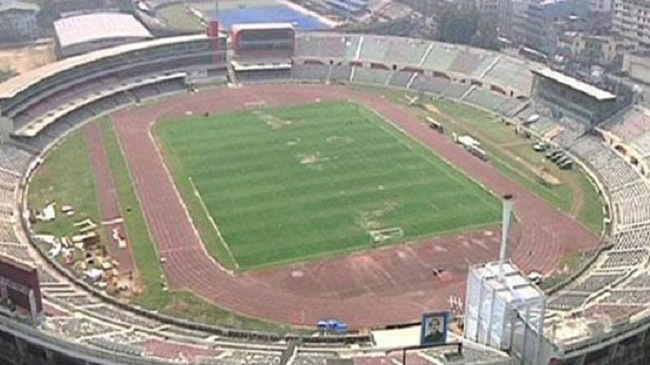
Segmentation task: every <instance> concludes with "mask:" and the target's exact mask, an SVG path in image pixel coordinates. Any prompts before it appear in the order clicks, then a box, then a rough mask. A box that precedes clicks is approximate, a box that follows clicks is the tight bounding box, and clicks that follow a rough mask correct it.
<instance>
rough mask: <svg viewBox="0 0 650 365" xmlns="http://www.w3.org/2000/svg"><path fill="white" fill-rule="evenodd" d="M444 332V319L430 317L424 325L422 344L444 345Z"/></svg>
mask: <svg viewBox="0 0 650 365" xmlns="http://www.w3.org/2000/svg"><path fill="white" fill-rule="evenodd" d="M444 331H445V329H444V319H443V318H442V317H440V316H432V317H428V318H427V319H426V322H425V324H424V336H423V338H422V342H423V343H426V344H431V343H442V342H443V341H444V340H445V332H444Z"/></svg>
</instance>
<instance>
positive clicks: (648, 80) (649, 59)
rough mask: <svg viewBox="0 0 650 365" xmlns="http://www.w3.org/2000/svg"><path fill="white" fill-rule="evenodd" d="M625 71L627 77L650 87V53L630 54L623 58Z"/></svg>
mask: <svg viewBox="0 0 650 365" xmlns="http://www.w3.org/2000/svg"><path fill="white" fill-rule="evenodd" d="M623 70H625V72H627V75H628V76H629V77H630V78H631V79H633V80H635V81H640V82H642V83H644V84H648V85H650V53H648V52H646V53H628V54H626V55H625V56H624V58H623Z"/></svg>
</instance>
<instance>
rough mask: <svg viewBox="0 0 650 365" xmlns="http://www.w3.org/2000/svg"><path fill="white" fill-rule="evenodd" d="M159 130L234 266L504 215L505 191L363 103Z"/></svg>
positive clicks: (218, 246) (205, 228) (192, 202)
mask: <svg viewBox="0 0 650 365" xmlns="http://www.w3.org/2000/svg"><path fill="white" fill-rule="evenodd" d="M155 133H156V136H157V139H158V141H159V143H160V144H161V145H162V150H163V153H164V155H165V158H166V162H167V164H168V166H169V167H170V169H171V172H172V175H173V176H174V181H175V183H176V185H177V187H178V188H179V190H180V192H181V194H182V196H183V199H184V201H185V203H186V204H187V206H188V210H189V211H190V215H191V216H192V219H193V221H194V222H195V224H196V225H197V227H198V229H199V232H200V234H201V236H202V238H203V240H204V242H205V243H206V247H207V249H208V251H209V252H210V253H211V254H212V255H214V256H216V257H217V259H218V260H219V261H220V262H222V263H223V264H224V265H225V266H227V267H230V268H238V269H241V270H249V269H255V268H260V267H264V266H268V265H277V264H282V263H288V262H295V261H301V260H306V259H309V258H315V257H321V256H324V255H328V254H334V253H342V252H347V251H354V250H360V249H368V248H373V247H378V246H383V245H388V244H394V243H399V242H405V241H412V240H415V239H420V238H424V237H427V236H432V235H439V234H443V233H451V232H457V231H462V230H467V229H476V228H480V227H486V226H490V225H493V224H496V223H498V221H499V218H500V203H499V200H498V199H497V198H496V197H494V196H492V195H491V194H490V193H489V192H487V191H485V190H484V189H483V188H481V187H480V186H479V185H477V184H476V183H474V182H473V181H471V180H470V179H468V178H467V177H465V176H464V175H463V174H461V173H460V172H459V171H457V170H456V169H454V168H453V167H451V166H449V165H448V164H447V163H446V162H444V161H442V160H441V159H440V158H438V157H437V156H436V155H435V154H434V153H432V152H431V151H429V150H427V149H426V148H424V147H422V146H421V145H419V144H418V143H416V142H414V141H412V140H411V139H410V138H408V137H407V136H405V135H404V134H403V133H401V132H400V131H399V130H397V129H395V128H394V127H392V126H391V125H390V124H388V123H386V122H385V121H383V120H382V119H381V118H380V117H378V116H377V115H375V114H374V113H373V112H371V111H369V110H367V109H365V108H364V107H363V106H360V105H357V104H351V103H345V102H339V103H318V104H310V105H299V106H292V107H281V108H259V109H254V110H248V111H244V112H238V113H232V114H225V115H217V116H210V117H204V116H190V117H186V118H184V120H182V121H164V122H161V123H158V124H157V125H156V128H155ZM432 133H434V132H432Z"/></svg>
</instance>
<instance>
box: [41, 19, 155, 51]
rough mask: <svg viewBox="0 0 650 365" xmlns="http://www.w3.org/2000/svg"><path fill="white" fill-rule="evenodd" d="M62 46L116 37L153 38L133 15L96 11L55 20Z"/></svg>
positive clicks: (57, 34)
mask: <svg viewBox="0 0 650 365" xmlns="http://www.w3.org/2000/svg"><path fill="white" fill-rule="evenodd" d="M54 29H55V30H56V36H57V39H58V40H59V44H60V45H61V47H67V46H72V45H75V44H80V43H87V42H93V41H100V40H104V39H116V38H135V39H143V38H153V36H152V35H151V33H149V31H148V30H147V28H145V27H144V25H142V23H140V22H139V21H138V20H137V19H135V17H134V16H133V15H130V14H122V13H95V14H84V15H77V16H72V17H69V18H63V19H59V20H57V21H55V22H54Z"/></svg>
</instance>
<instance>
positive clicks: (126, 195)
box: [100, 118, 170, 308]
mask: <svg viewBox="0 0 650 365" xmlns="http://www.w3.org/2000/svg"><path fill="white" fill-rule="evenodd" d="M100 126H101V130H102V137H103V139H104V146H105V148H106V154H107V156H108V161H109V164H110V166H111V171H112V173H113V179H114V181H115V188H116V190H117V195H118V199H119V202H120V210H121V212H120V213H121V215H122V218H123V219H124V223H125V225H126V233H127V237H128V240H129V244H130V245H131V250H132V252H133V257H134V259H135V261H136V263H137V267H138V273H139V279H140V283H141V284H142V286H143V288H142V290H143V294H142V295H139V296H137V297H136V298H135V302H136V303H138V304H140V305H142V306H144V307H148V308H161V307H164V306H166V305H167V304H168V303H169V300H170V298H169V295H168V293H166V292H164V291H163V290H162V288H163V278H162V275H163V272H162V270H161V268H160V264H159V262H160V259H159V257H158V253H157V252H156V250H155V248H154V247H155V246H154V244H153V240H152V239H151V236H150V235H149V231H148V229H147V224H146V221H145V219H144V215H143V213H142V209H141V208H140V202H139V201H138V198H137V197H136V194H135V190H134V189H133V184H132V183H131V181H132V180H131V176H130V174H129V170H128V168H127V165H126V161H125V160H124V157H123V156H122V150H121V147H120V145H119V142H118V140H117V136H116V135H115V131H114V130H113V124H112V123H111V121H110V120H109V119H108V118H103V120H102V121H101V123H100Z"/></svg>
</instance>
